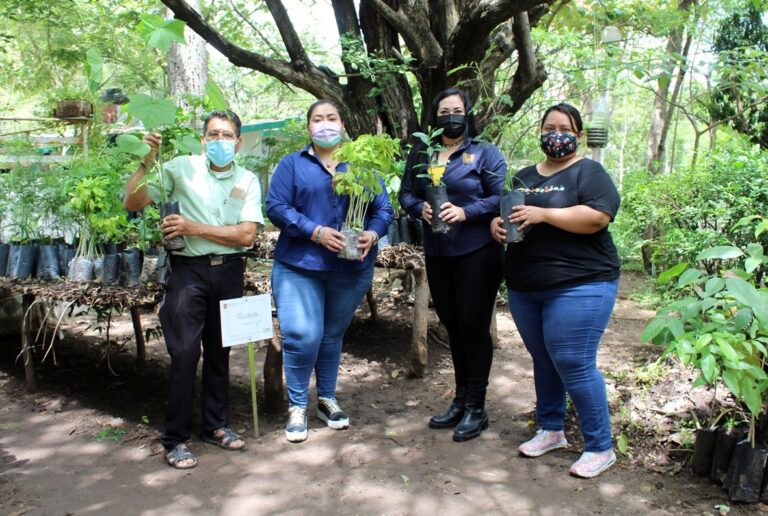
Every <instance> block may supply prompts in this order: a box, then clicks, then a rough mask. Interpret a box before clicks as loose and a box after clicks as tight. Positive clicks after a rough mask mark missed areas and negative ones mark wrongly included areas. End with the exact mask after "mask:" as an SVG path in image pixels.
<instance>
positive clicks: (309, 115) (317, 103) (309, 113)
mask: <svg viewBox="0 0 768 516" xmlns="http://www.w3.org/2000/svg"><path fill="white" fill-rule="evenodd" d="M323 104H330V105H331V106H333V107H335V108H336V111H338V112H339V116H341V108H340V107H339V105H338V104H336V103H335V102H334V101H332V100H331V99H320V100H316V101H314V102H313V103H312V105H311V106H309V109H308V110H307V123H309V120H310V119H311V118H312V112H313V111H314V110H315V108H316V107H317V106H322V105H323Z"/></svg>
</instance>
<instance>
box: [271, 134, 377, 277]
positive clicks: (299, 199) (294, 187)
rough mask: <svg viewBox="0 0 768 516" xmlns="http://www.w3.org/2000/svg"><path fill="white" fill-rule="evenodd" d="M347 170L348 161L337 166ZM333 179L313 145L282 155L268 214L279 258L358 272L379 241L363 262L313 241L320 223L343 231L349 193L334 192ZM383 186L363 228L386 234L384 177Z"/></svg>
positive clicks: (373, 254)
mask: <svg viewBox="0 0 768 516" xmlns="http://www.w3.org/2000/svg"><path fill="white" fill-rule="evenodd" d="M346 171H347V164H346V163H339V165H338V166H337V167H336V173H337V174H343V173H345V172H346ZM332 179H333V176H332V175H331V174H330V173H328V171H326V170H325V168H324V167H323V165H322V163H320V160H319V159H318V158H317V157H316V156H315V155H314V153H312V152H311V145H307V146H306V147H305V148H304V149H303V150H301V151H299V152H294V153H293V154H289V155H287V156H285V157H284V158H283V159H282V160H280V163H278V165H277V168H275V172H274V174H273V175H272V180H271V182H270V185H269V193H268V194H267V202H266V204H267V217H269V220H271V221H272V223H273V224H274V225H275V226H277V227H278V228H280V237H279V238H278V240H277V246H276V247H275V259H277V260H280V261H281V262H284V263H287V264H288V265H292V266H294V267H299V268H301V269H307V270H313V271H358V270H363V269H365V268H367V267H368V266H370V265H371V264H372V262H374V261H375V260H376V251H377V248H376V247H375V246H374V248H373V249H371V252H370V253H368V256H367V257H366V258H365V260H363V261H362V262H360V261H353V260H345V259H342V258H338V257H337V256H336V253H332V252H331V251H329V250H328V249H326V248H325V247H323V246H321V245H320V244H318V243H316V242H314V241H312V233H313V232H314V230H315V228H317V226H323V227H331V228H334V229H336V230H341V226H342V224H343V223H344V218H345V217H346V214H347V209H348V208H349V197H348V196H346V195H337V194H336V193H335V192H334V191H333V189H332V186H331V180H332ZM381 185H382V191H381V193H380V194H378V195H377V196H376V197H375V198H374V200H373V201H372V202H371V203H370V204H369V205H368V213H367V214H366V217H365V226H364V227H365V229H366V230H372V231H375V232H376V233H378V234H379V236H384V235H386V234H387V227H388V226H389V223H390V222H391V221H392V207H391V206H390V204H389V198H388V197H387V191H386V188H384V182H383V181H382V182H381Z"/></svg>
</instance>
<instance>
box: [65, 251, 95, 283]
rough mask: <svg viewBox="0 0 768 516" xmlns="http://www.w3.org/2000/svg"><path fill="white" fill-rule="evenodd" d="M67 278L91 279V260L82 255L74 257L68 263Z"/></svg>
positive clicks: (83, 280)
mask: <svg viewBox="0 0 768 516" xmlns="http://www.w3.org/2000/svg"><path fill="white" fill-rule="evenodd" d="M67 278H68V279H69V280H70V281H79V282H85V281H91V280H92V279H93V260H89V259H88V258H83V257H82V256H80V257H78V258H74V259H73V260H72V262H71V263H70V264H69V270H68V271H67Z"/></svg>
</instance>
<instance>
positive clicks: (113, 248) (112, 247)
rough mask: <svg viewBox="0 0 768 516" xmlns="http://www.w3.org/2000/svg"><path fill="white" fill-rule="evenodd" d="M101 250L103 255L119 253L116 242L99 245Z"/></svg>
mask: <svg viewBox="0 0 768 516" xmlns="http://www.w3.org/2000/svg"><path fill="white" fill-rule="evenodd" d="M101 248H102V249H103V250H104V254H117V253H119V252H120V251H119V250H118V249H117V243H116V242H111V241H110V242H104V243H103V244H101Z"/></svg>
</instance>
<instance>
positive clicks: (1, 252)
mask: <svg viewBox="0 0 768 516" xmlns="http://www.w3.org/2000/svg"><path fill="white" fill-rule="evenodd" d="M10 253H11V246H10V244H0V276H5V275H7V273H8V255H9V254H10Z"/></svg>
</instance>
